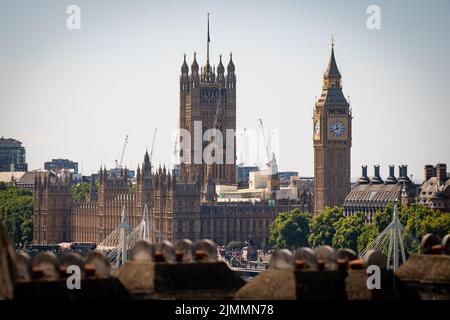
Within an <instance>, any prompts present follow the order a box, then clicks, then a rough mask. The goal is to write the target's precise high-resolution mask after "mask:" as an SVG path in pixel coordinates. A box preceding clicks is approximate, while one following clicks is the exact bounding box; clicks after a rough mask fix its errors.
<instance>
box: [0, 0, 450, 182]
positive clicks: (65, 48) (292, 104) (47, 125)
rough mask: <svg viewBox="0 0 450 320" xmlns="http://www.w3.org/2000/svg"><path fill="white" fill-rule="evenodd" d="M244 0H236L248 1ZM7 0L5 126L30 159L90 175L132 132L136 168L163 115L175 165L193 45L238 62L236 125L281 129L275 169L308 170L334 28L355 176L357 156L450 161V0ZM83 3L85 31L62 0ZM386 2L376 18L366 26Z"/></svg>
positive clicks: (0, 23) (417, 162)
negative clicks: (61, 163)
mask: <svg viewBox="0 0 450 320" xmlns="http://www.w3.org/2000/svg"><path fill="white" fill-rule="evenodd" d="M241 2H242V3H241ZM343 3H344V2H342V1H312V0H311V1H281V2H278V1H220V2H218V1H199V2H197V1H196V2H194V1H160V2H158V1H137V0H135V1H125V0H122V1H102V0H97V1H87V0H83V1H81V0H77V1H76V0H71V1H65V0H64V1H55V0H53V1H50V0H48V1H47V0H39V1H23V0H0V136H1V135H3V136H5V137H13V138H16V139H19V140H21V141H22V142H23V144H24V146H25V147H26V148H27V160H28V163H29V167H30V169H36V168H42V167H43V163H44V162H45V161H48V160H50V159H51V158H56V157H63V158H70V159H73V160H75V161H78V162H79V166H80V168H82V169H83V173H85V174H90V173H91V172H93V171H96V170H98V168H99V166H100V164H101V163H103V164H107V166H108V167H112V166H113V165H114V160H115V159H117V158H118V157H119V155H120V153H121V149H122V145H123V140H124V138H125V135H126V134H129V135H130V138H129V144H128V147H127V151H126V155H125V162H126V164H127V165H128V166H131V167H133V168H135V167H136V166H137V163H138V161H139V162H140V161H142V159H143V155H144V153H145V148H146V147H149V148H150V147H151V140H152V135H153V130H154V128H155V127H158V133H157V137H156V143H155V151H154V156H153V157H154V159H153V160H154V161H153V162H154V163H155V164H156V165H158V164H159V163H170V161H171V152H172V149H173V145H172V142H171V140H170V136H171V134H172V132H173V131H174V130H175V129H176V127H177V125H178V101H179V85H178V80H179V72H180V66H181V63H182V57H183V53H185V52H186V53H187V56H188V64H189V65H190V64H191V62H192V58H193V52H194V51H197V53H198V55H197V57H198V61H199V63H200V64H203V63H204V61H205V55H206V13H207V12H210V19H211V22H210V24H211V59H212V62H213V63H214V64H217V63H218V58H219V53H222V54H223V55H224V58H225V59H224V60H225V61H224V62H225V63H228V54H229V52H230V51H232V52H233V60H234V63H235V65H236V73H237V77H238V78H237V79H238V80H237V126H238V128H257V126H258V122H257V121H258V118H262V119H263V121H264V126H265V127H266V128H267V129H275V130H279V135H280V146H279V156H278V164H279V168H280V170H298V171H299V172H300V174H301V175H303V176H312V175H313V148H312V120H311V116H312V111H313V107H314V97H315V96H318V95H320V92H321V86H322V74H323V71H324V70H325V67H326V64H327V62H328V57H329V53H330V37H331V34H334V37H335V39H336V44H335V53H336V60H337V63H338V66H339V68H340V71H341V74H342V76H343V85H344V94H345V95H346V96H347V95H350V103H351V106H352V109H353V115H354V119H353V148H352V176H354V177H355V176H359V175H360V166H361V164H367V165H369V174H370V175H371V174H372V173H373V172H372V170H373V169H372V166H373V165H374V164H380V165H381V166H382V168H381V173H382V176H383V177H385V176H386V175H387V171H388V165H389V164H395V165H399V164H408V165H409V173H412V174H413V175H414V179H415V180H420V179H421V178H422V175H423V173H422V171H423V166H424V164H427V163H431V164H435V163H436V162H446V163H447V164H450V161H449V160H450V151H449V143H448V123H449V118H450V117H449V116H450V111H449V109H450V106H449V101H450V90H449V89H450V88H449V84H450V58H449V57H450V42H449V41H448V39H449V35H448V33H449V30H450V1H449V0H435V1H432V2H426V1H415V2H412V1H406V0H402V1H346V2H345V4H346V5H345V6H344V5H343ZM70 4H76V5H79V6H80V8H81V12H82V16H81V30H75V31H70V30H68V29H67V28H66V19H67V14H66V13H65V11H66V8H67V6H68V5H70ZM370 4H377V5H378V6H379V7H380V8H381V30H375V31H374V30H372V31H371V30H369V29H367V27H366V19H367V17H368V15H367V14H366V9H367V6H368V5H370Z"/></svg>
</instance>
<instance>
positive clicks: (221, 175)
mask: <svg viewBox="0 0 450 320" xmlns="http://www.w3.org/2000/svg"><path fill="white" fill-rule="evenodd" d="M179 121H180V123H179V126H180V129H186V130H187V131H189V133H190V136H191V147H190V149H187V150H183V149H181V150H180V159H182V160H183V156H187V155H188V154H190V162H187V161H186V162H183V161H182V163H181V177H182V179H183V180H184V181H186V182H194V181H195V182H197V183H198V185H199V186H203V185H204V184H205V183H206V182H207V180H208V176H211V178H212V180H213V181H214V183H216V184H234V183H235V181H236V148H235V141H236V138H235V136H234V134H233V136H232V138H229V139H228V141H227V138H226V131H227V129H229V130H232V132H234V133H235V131H236V75H235V67H234V63H233V59H232V55H231V54H230V61H229V63H228V66H227V73H226V74H225V68H224V66H223V64H222V55H221V56H220V61H219V65H218V66H217V69H216V68H215V67H211V65H210V61H209V24H208V52H207V58H206V63H205V65H204V66H203V67H202V68H201V70H200V73H199V66H198V63H197V59H196V54H195V53H194V61H193V63H192V65H191V73H190V74H189V67H188V65H187V63H186V55H184V61H183V65H182V66H181V76H180V119H179ZM200 122H201V126H200V128H199V130H198V132H195V130H194V126H195V124H197V126H198V125H199V124H200ZM208 129H219V130H220V131H221V133H222V135H223V147H224V149H225V147H226V146H228V147H231V148H232V154H233V157H232V159H231V161H230V159H228V160H229V161H228V163H229V164H227V161H226V151H225V150H224V152H223V161H221V163H214V164H213V165H212V166H209V168H208V166H207V165H206V163H205V159H204V158H203V151H204V150H205V148H207V146H208V145H209V143H210V142H208V141H203V138H202V137H203V134H204V133H205V131H206V130H208ZM195 133H197V138H196V139H201V141H200V143H201V151H202V152H201V154H200V157H201V159H198V157H197V161H195V160H196V158H194V149H195V148H194V146H195V145H194V137H195ZM231 140H232V141H231ZM197 143H198V141H197ZM182 145H183V144H182ZM230 150H231V149H230ZM187 157H188V156H187ZM230 158H231V157H230ZM198 162H199V163H198Z"/></svg>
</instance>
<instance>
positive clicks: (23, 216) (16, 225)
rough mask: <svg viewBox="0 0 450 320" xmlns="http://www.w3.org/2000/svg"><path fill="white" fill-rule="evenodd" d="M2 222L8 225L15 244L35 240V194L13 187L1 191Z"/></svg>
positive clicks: (0, 213)
mask: <svg viewBox="0 0 450 320" xmlns="http://www.w3.org/2000/svg"><path fill="white" fill-rule="evenodd" d="M0 222H2V223H4V224H5V225H6V229H7V230H8V233H9V236H10V237H11V239H12V241H13V243H15V244H24V243H26V242H30V241H31V240H32V238H33V194H32V193H31V191H28V190H25V189H20V188H16V187H13V186H9V187H6V188H5V189H2V190H0Z"/></svg>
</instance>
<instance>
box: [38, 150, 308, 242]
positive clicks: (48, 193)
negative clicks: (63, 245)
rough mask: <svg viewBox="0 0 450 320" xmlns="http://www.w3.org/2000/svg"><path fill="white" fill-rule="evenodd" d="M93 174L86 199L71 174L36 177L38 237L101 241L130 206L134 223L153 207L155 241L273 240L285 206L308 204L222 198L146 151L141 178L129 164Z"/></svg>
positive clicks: (40, 239)
mask: <svg viewBox="0 0 450 320" xmlns="http://www.w3.org/2000/svg"><path fill="white" fill-rule="evenodd" d="M94 181H95V180H92V184H91V192H90V194H89V196H88V198H87V199H85V200H83V201H81V202H76V201H74V200H73V198H72V196H71V192H70V190H71V187H72V185H71V180H70V177H68V176H67V177H66V178H64V179H60V178H58V177H52V176H49V175H43V176H38V177H36V182H35V192H34V198H35V200H34V215H33V219H34V221H33V222H34V223H33V226H34V233H33V234H34V236H33V240H34V242H35V243H60V242H96V243H99V242H101V241H102V240H103V239H105V238H106V237H107V236H108V235H109V234H110V233H111V232H112V231H113V230H114V229H115V228H116V227H117V225H118V224H119V223H120V221H121V214H122V210H123V208H124V207H125V208H126V210H127V212H128V218H129V224H130V226H131V228H134V227H136V226H137V225H138V224H139V223H140V222H141V220H142V216H143V211H144V207H145V205H147V206H148V208H149V217H150V224H151V228H150V238H151V241H152V242H160V241H163V240H169V241H175V240H178V239H184V238H188V239H192V240H199V239H203V238H211V239H213V240H214V241H215V242H216V243H218V244H223V245H225V244H228V243H229V242H230V241H244V240H248V239H252V240H253V241H254V242H255V243H257V244H262V243H265V244H267V243H268V241H269V226H270V224H271V223H272V221H273V220H274V219H275V217H276V216H277V215H278V213H279V212H281V211H287V210H289V209H294V208H299V209H300V210H307V209H308V205H306V204H305V205H301V204H298V205H282V204H275V205H267V204H265V203H263V204H219V203H217V202H216V201H215V191H214V190H215V189H214V185H213V182H212V180H211V178H210V179H208V181H207V184H206V185H205V186H204V187H202V188H199V187H198V185H197V183H196V182H192V183H188V182H182V181H177V180H176V178H175V177H174V175H173V174H171V173H170V172H169V171H168V170H166V169H165V168H162V169H161V168H159V169H158V170H156V171H155V172H153V171H152V169H151V164H150V161H149V156H148V153H146V155H145V158H144V162H143V164H142V169H141V168H140V167H138V169H137V176H136V184H135V185H132V184H131V182H130V181H129V180H128V175H127V172H126V170H122V173H121V175H120V176H119V177H115V176H109V175H108V174H107V170H106V168H102V169H100V172H99V175H98V188H97V187H96V184H95V182H94Z"/></svg>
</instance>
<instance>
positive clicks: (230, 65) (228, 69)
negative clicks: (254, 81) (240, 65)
mask: <svg viewBox="0 0 450 320" xmlns="http://www.w3.org/2000/svg"><path fill="white" fill-rule="evenodd" d="M227 71H228V73H234V71H235V67H234V63H233V53H231V52H230V62H228V66H227Z"/></svg>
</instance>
